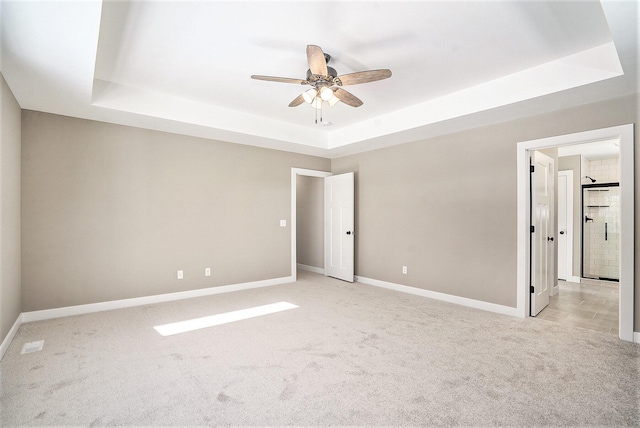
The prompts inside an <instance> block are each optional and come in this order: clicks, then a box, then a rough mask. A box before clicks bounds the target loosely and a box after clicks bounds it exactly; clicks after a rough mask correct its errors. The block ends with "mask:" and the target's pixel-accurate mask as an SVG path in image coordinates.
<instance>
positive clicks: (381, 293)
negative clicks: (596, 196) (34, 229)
mask: <svg viewBox="0 0 640 428" xmlns="http://www.w3.org/2000/svg"><path fill="white" fill-rule="evenodd" d="M281 301H286V302H290V303H293V304H295V305H298V306H299V308H296V309H291V310H288V311H285V312H281V313H276V314H271V315H265V316H262V317H258V318H253V319H249V320H244V321H238V322H234V323H230V324H225V325H220V326H216V327H210V328H206V329H202V330H198V331H193V332H190V333H183V334H178V335H174V336H167V337H162V336H160V335H159V334H158V333H157V332H156V331H155V330H154V329H153V327H154V326H156V325H160V324H166V323H171V322H175V321H182V320H185V319H191V318H198V317H204V316H208V315H214V314H220V313H224V312H228V311H235V310H239V309H246V308H249V307H253V306H260V305H266V304H270V303H275V302H281ZM37 340H44V341H45V343H44V349H43V350H42V351H39V352H34V353H29V354H20V351H21V350H22V347H23V345H24V344H25V343H27V342H33V341H37ZM639 371H640V346H639V345H637V344H631V343H627V342H623V341H620V340H619V339H617V338H616V337H612V336H610V335H608V334H604V333H598V332H593V331H588V330H583V329H580V328H577V327H570V326H561V325H557V324H555V323H552V322H548V321H545V320H539V319H518V318H512V317H507V316H501V315H496V314H492V313H488V312H483V311H479V310H474V309H470V308H465V307H461V306H456V305H452V304H447V303H443V302H438V301H433V300H429V299H426V298H423V297H418V296H413V295H407V294H402V293H398V292H394V291H390V290H385V289H380V288H376V287H371V286H368V285H363V284H358V283H356V284H349V283H345V282H342V281H338V280H334V279H330V278H325V277H323V276H321V275H316V274H311V273H308V272H300V274H299V281H298V282H297V283H295V284H285V285H279V286H274V287H268V288H262V289H256V290H247V291H240V292H235V293H228V294H223V295H216V296H210V297H204V298H198V299H189V300H183V301H178V302H170V303H163V304H157V305H149V306H143V307H137V308H130V309H122V310H116V311H109V312H102V313H95V314H88V315H81V316H73V317H67V318H61V319H55V320H49V321H43V322H35V323H29V324H24V325H23V326H22V327H21V328H20V330H19V331H18V334H17V335H16V338H15V340H14V341H13V343H12V345H11V347H10V348H9V350H8V351H7V354H6V355H5V358H4V359H3V360H2V362H1V363H0V375H1V378H0V379H1V389H0V394H1V395H0V399H1V409H0V410H1V416H0V425H2V426H3V427H8V426H20V425H82V426H89V425H90V426H113V425H129V426H141V425H145V426H159V425H179V426H185V425H189V426H193V425H209V426H210V425H235V426H239V425H240V426H266V425H269V426H274V425H305V426H309V425H321V426H325V425H359V426H381V425H386V426H408V425H423V426H424V425H465V426H470V425H472V426H492V425H503V426H536V425H538V426H588V425H592V426H593V425H597V426H625V425H626V426H638V425H640V395H639V390H640V376H639Z"/></svg>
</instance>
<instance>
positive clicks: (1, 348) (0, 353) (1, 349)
mask: <svg viewBox="0 0 640 428" xmlns="http://www.w3.org/2000/svg"><path fill="white" fill-rule="evenodd" d="M21 325H22V314H20V315H18V318H17V319H16V322H14V323H13V326H12V327H11V329H10V330H9V334H7V337H5V338H4V340H3V341H2V344H1V345H0V361H2V357H4V354H5V353H6V352H7V350H8V349H9V345H11V341H13V338H14V337H16V333H17V332H18V329H19V328H20V326H21Z"/></svg>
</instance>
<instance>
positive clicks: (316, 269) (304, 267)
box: [298, 263, 324, 275]
mask: <svg viewBox="0 0 640 428" xmlns="http://www.w3.org/2000/svg"><path fill="white" fill-rule="evenodd" d="M298 269H302V270H306V271H309V272H313V273H319V274H320V275H324V269H323V268H319V267H315V266H309V265H303V264H302V263H298Z"/></svg>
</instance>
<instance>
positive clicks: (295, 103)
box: [289, 94, 304, 107]
mask: <svg viewBox="0 0 640 428" xmlns="http://www.w3.org/2000/svg"><path fill="white" fill-rule="evenodd" d="M303 102H304V98H303V97H302V94H300V95H298V96H297V97H296V99H295V100H293V101H291V103H289V107H298V106H299V105H300V104H302V103H303Z"/></svg>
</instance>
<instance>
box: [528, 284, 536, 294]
mask: <svg viewBox="0 0 640 428" xmlns="http://www.w3.org/2000/svg"><path fill="white" fill-rule="evenodd" d="M535 292H536V289H535V288H533V285H530V286H529V293H535Z"/></svg>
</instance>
